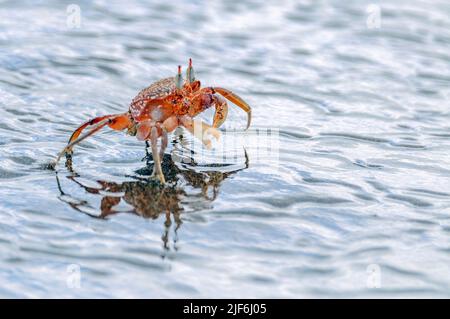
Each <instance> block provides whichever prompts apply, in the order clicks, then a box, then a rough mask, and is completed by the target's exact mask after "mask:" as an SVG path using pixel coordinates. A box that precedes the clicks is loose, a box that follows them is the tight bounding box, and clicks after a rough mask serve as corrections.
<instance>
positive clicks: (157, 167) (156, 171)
mask: <svg viewBox="0 0 450 319" xmlns="http://www.w3.org/2000/svg"><path fill="white" fill-rule="evenodd" d="M150 142H151V145H152V155H153V161H154V162H155V163H154V165H153V175H154V176H155V175H156V177H158V179H159V180H160V182H161V183H162V184H164V183H165V182H166V180H165V178H164V174H163V171H162V168H161V157H160V154H158V129H157V128H156V126H153V127H152V130H151V132H150Z"/></svg>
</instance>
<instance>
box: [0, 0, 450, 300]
mask: <svg viewBox="0 0 450 319" xmlns="http://www.w3.org/2000/svg"><path fill="white" fill-rule="evenodd" d="M71 4H74V5H76V6H71ZM77 6H78V7H77ZM77 8H79V9H80V18H81V20H80V21H78V20H77V19H76V16H74V14H76V12H77V11H76V10H77ZM74 17H75V18H74ZM77 22H80V23H79V25H77ZM189 57H192V58H193V60H194V67H195V68H196V71H197V76H198V78H199V79H200V80H201V81H202V83H203V84H205V85H220V86H223V87H226V88H229V89H232V90H233V91H235V92H237V93H238V94H239V95H241V96H242V97H244V98H245V99H246V100H247V101H248V103H249V104H250V105H252V107H253V114H254V115H253V124H252V128H255V129H267V128H271V129H276V130H277V132H279V140H278V142H279V157H278V158H275V157H270V156H269V157H267V158H265V159H264V160H256V159H255V157H254V156H253V158H252V154H248V158H245V157H243V156H241V157H239V158H238V159H237V160H236V161H235V162H233V163H231V164H232V165H230V166H221V165H215V164H217V163H215V162H214V158H212V159H209V162H208V161H207V163H203V164H202V165H198V166H197V167H196V166H195V165H188V164H187V165H182V166H180V165H176V163H174V162H173V154H174V152H177V147H178V146H179V145H180V140H177V138H175V137H174V138H173V139H172V142H171V145H170V147H169V150H168V152H167V154H166V156H165V168H166V171H167V170H169V171H170V172H172V175H171V176H170V180H171V181H172V185H175V186H174V187H171V188H169V189H168V190H164V191H163V190H161V189H159V188H158V187H157V185H155V184H154V183H152V182H151V180H149V178H148V173H149V171H150V169H151V163H149V165H148V166H147V165H146V163H145V161H141V159H142V158H143V157H144V155H145V148H144V145H143V143H142V142H138V141H137V140H136V139H135V138H133V137H130V136H126V135H124V134H122V133H120V132H111V131H109V130H105V132H103V133H101V134H99V135H98V136H96V137H94V138H92V139H90V140H88V141H86V142H84V143H82V145H80V147H78V148H77V149H76V150H75V155H74V164H73V171H70V170H68V169H67V168H66V167H64V165H60V166H59V168H58V172H57V174H56V173H55V171H52V170H48V169H46V168H45V166H46V164H47V163H48V162H49V161H50V160H52V159H53V158H54V156H55V154H56V153H57V152H58V151H59V150H60V149H61V148H62V147H63V146H64V144H65V143H66V141H67V139H68V137H69V135H70V133H71V132H72V130H73V129H74V128H75V127H76V126H77V125H79V124H80V123H82V122H83V121H85V120H86V119H88V118H91V117H94V116H97V115H102V114H110V113H115V112H122V111H125V110H127V108H128V105H129V102H130V101H131V99H132V98H133V97H134V96H135V95H136V94H137V92H138V91H139V90H141V89H142V88H143V87H145V86H147V85H149V84H150V83H151V82H153V81H155V80H158V79H160V78H163V77H167V76H172V75H174V74H175V72H176V66H177V65H178V64H183V65H185V64H186V61H187V59H188V58H189ZM449 84H450V3H449V2H448V1H445V0H442V1H440V0H436V1H419V0H415V1H406V0H405V1H401V0H399V1H395V2H394V3H393V2H391V1H364V0H361V1H337V0H336V1H334V0H330V1H315V0H314V1H313V0H311V1H306V0H305V1H273V2H267V1H259V0H251V1H250V0H249V1H189V2H187V1H170V2H169V1H134V0H131V1H121V2H119V1H76V2H74V1H20V2H18V1H0V296H2V297H163V298H165V297H288V298H295V297H450V271H449V265H450V240H449V239H450V217H449V208H450V197H449V196H450V189H449V186H450V175H449V173H450V140H449V137H450V124H449V123H450V121H449V119H450V112H449V106H450V104H449V98H450V85H449ZM207 116H208V117H209V118H211V116H212V112H209V113H207ZM205 118H206V117H205ZM244 125H245V116H244V114H243V113H242V112H240V110H238V109H237V108H232V109H231V110H230V114H229V119H228V122H227V123H226V125H225V127H226V128H229V127H239V126H241V127H243V126H244ZM244 143H245V142H244ZM241 155H242V154H241ZM98 217H104V218H98ZM78 271H79V274H80V275H79V276H78ZM77 278H79V279H80V281H79V283H80V287H77V286H78V285H77Z"/></svg>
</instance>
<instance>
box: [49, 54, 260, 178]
mask: <svg viewBox="0 0 450 319" xmlns="http://www.w3.org/2000/svg"><path fill="white" fill-rule="evenodd" d="M227 100H228V101H230V102H232V103H233V104H235V105H237V106H238V107H239V108H241V109H242V110H243V111H245V112H246V113H247V127H246V129H248V128H249V126H250V123H251V114H252V113H251V107H250V106H249V105H248V104H247V103H246V102H245V101H244V100H243V99H242V98H240V97H239V96H238V95H236V94H235V93H233V92H231V91H230V90H227V89H224V88H222V87H215V86H214V87H212V86H210V87H204V88H202V87H201V83H200V81H199V80H197V79H196V78H195V73H194V68H193V67H192V59H189V65H188V68H187V70H186V80H183V76H182V73H181V66H180V65H179V66H178V73H177V74H176V76H175V77H169V78H165V79H162V80H159V81H157V82H154V83H153V84H151V85H150V86H149V87H147V88H145V89H143V90H142V91H141V92H139V94H138V95H137V96H136V97H135V98H134V99H133V100H132V101H131V104H130V106H129V109H128V111H127V112H126V113H121V114H110V115H104V116H99V117H96V118H93V119H91V120H89V121H87V122H85V123H84V124H82V125H81V126H79V127H78V128H77V129H76V130H75V131H74V132H73V133H72V135H71V137H70V139H69V142H68V144H67V146H66V147H65V148H64V149H63V150H62V151H61V152H60V153H59V154H58V156H57V158H56V160H55V162H54V163H53V166H54V167H56V165H57V163H58V162H59V160H60V159H61V157H62V156H63V155H66V157H67V158H71V156H72V153H73V147H74V146H75V145H76V144H79V143H80V142H81V141H83V140H85V139H86V138H88V137H89V136H91V135H93V134H95V133H97V132H98V131H100V130H101V129H102V128H103V127H105V126H108V127H110V128H112V129H113V130H116V131H124V130H126V132H127V133H128V134H129V135H132V136H136V137H137V139H138V140H141V141H146V143H148V142H150V144H151V150H152V156H153V161H154V166H153V176H154V177H156V178H157V179H158V180H159V181H160V182H161V183H162V184H164V183H165V178H164V174H163V172H162V169H161V162H162V159H163V155H164V152H165V150H166V148H167V144H168V134H169V133H170V132H172V131H174V130H175V129H176V128H177V127H179V126H182V127H184V128H186V129H187V130H188V131H189V132H190V133H192V134H193V135H194V136H195V137H197V138H199V139H200V140H201V141H202V142H203V144H204V145H205V146H206V147H207V148H211V139H210V137H211V136H212V137H214V138H216V139H219V137H220V132H219V131H218V128H219V127H220V126H221V125H222V124H223V123H224V122H225V120H226V118H227V114H228V104H227ZM212 106H214V107H215V113H214V118H213V123H212V125H209V124H207V123H205V122H203V121H201V120H198V119H195V116H197V115H198V114H200V113H201V112H203V111H205V110H206V109H208V108H210V107H212ZM86 128H90V129H89V130H88V131H87V132H85V133H84V134H81V133H82V132H83V130H85V129H86ZM159 138H160V139H161V143H160V149H159V151H158V139H159Z"/></svg>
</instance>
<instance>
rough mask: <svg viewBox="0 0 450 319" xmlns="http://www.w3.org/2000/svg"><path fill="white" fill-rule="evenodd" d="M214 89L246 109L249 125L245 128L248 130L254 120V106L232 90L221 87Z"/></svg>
mask: <svg viewBox="0 0 450 319" xmlns="http://www.w3.org/2000/svg"><path fill="white" fill-rule="evenodd" d="M213 89H214V90H215V91H216V92H217V93H219V94H220V95H222V96H223V97H225V98H226V99H227V100H229V101H231V102H233V103H234V104H236V105H237V106H239V107H240V108H241V109H242V110H244V111H245V112H246V113H247V127H246V128H245V129H246V130H248V128H249V127H250V124H251V121H252V108H251V107H250V105H248V104H247V103H246V102H245V101H244V100H243V99H241V98H240V97H239V96H237V95H236V94H234V93H233V92H231V91H230V90H227V89H224V88H221V87H213Z"/></svg>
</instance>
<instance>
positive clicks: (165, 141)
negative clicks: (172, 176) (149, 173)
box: [159, 127, 169, 162]
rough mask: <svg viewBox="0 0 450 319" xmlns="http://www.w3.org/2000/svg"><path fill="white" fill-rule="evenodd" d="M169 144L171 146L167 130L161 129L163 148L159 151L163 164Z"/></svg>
mask: <svg viewBox="0 0 450 319" xmlns="http://www.w3.org/2000/svg"><path fill="white" fill-rule="evenodd" d="M167 144H169V137H168V134H167V131H166V129H165V128H164V127H163V128H161V148H160V150H159V156H160V158H161V162H162V161H163V160H164V152H165V151H166V148H167Z"/></svg>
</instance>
